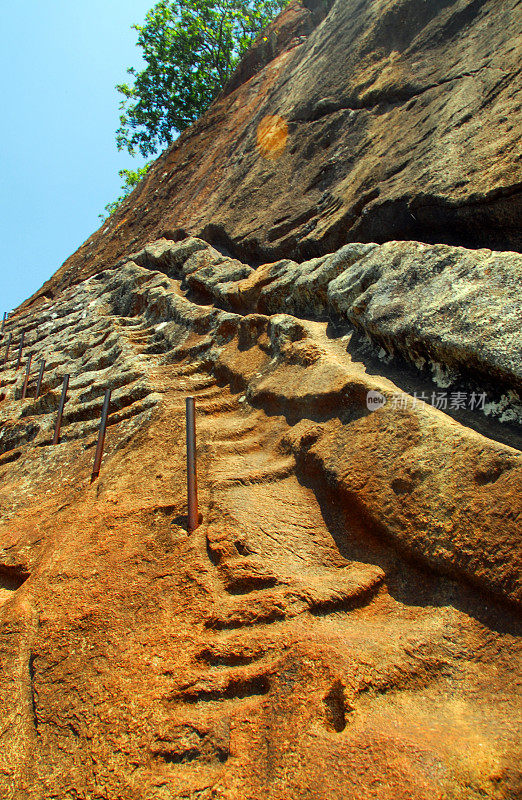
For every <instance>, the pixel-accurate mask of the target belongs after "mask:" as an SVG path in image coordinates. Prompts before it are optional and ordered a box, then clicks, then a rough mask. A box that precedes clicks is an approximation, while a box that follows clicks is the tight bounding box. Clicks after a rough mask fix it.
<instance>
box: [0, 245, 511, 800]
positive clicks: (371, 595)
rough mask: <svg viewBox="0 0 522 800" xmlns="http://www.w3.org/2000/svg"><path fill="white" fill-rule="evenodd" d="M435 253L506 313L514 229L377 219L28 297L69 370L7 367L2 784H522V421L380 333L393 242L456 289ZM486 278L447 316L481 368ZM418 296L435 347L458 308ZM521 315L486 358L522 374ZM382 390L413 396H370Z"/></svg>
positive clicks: (269, 790) (453, 342)
mask: <svg viewBox="0 0 522 800" xmlns="http://www.w3.org/2000/svg"><path fill="white" fill-rule="evenodd" d="M420 253H422V254H423V256H422V261H423V263H425V264H432V265H433V264H438V265H439V266H440V265H441V264H442V267H441V268H440V269H439V270H436V269H433V270H432V271H431V275H432V279H433V280H434V281H435V282H436V283H437V282H439V284H440V285H443V282H444V273H445V270H448V274H449V275H454V274H455V270H458V265H459V263H460V262H461V263H462V264H465V265H467V270H468V272H469V275H470V285H469V287H468V289H469V292H470V298H471V300H470V305H471V306H473V305H474V302H475V294H474V290H473V287H474V285H475V281H477V280H478V281H479V283H478V285H479V287H480V291H481V292H483V293H484V292H487V293H488V294H489V296H490V297H491V298H492V302H491V306H490V310H491V313H492V314H494V315H499V314H501V313H502V311H503V310H505V308H504V306H503V305H502V304H503V303H509V302H510V292H511V289H510V286H511V283H510V277H509V276H510V270H511V272H514V270H515V269H516V265H517V263H518V261H517V259H519V256H517V255H516V254H513V253H489V252H488V253H483V252H478V253H471V252H469V251H464V250H462V249H458V248H457V249H455V248H446V249H444V248H442V249H441V247H439V246H437V247H433V248H424V249H423V248H422V246H420V245H418V244H416V243H411V242H407V243H395V244H387V245H383V246H382V247H379V246H377V245H365V244H359V245H350V246H346V247H343V248H342V249H341V250H340V251H338V252H337V253H334V254H331V255H328V256H324V257H321V258H318V259H314V260H313V261H310V262H307V263H304V264H301V265H297V264H296V263H294V262H291V261H288V260H286V261H283V262H279V263H278V264H275V265H274V264H271V265H263V266H261V267H259V268H258V269H255V270H254V269H252V268H251V267H250V266H249V265H246V264H242V263H241V262H240V261H238V260H236V259H231V258H228V257H225V256H223V255H222V254H220V253H219V252H218V251H217V250H215V249H214V248H213V247H211V246H209V245H208V243H207V242H205V241H203V240H200V239H195V238H187V239H185V240H183V241H180V242H178V243H173V242H170V241H167V240H164V239H163V240H159V241H156V242H152V243H150V244H149V245H148V246H147V247H146V248H144V249H143V250H141V251H139V252H136V253H134V254H133V255H132V256H131V257H130V258H128V259H125V260H124V261H123V262H122V263H120V264H117V265H113V266H111V267H110V268H109V269H106V270H105V271H103V272H101V273H99V274H98V275H96V276H95V277H91V278H89V279H86V280H84V281H81V282H80V283H79V284H78V285H76V286H74V287H70V288H68V289H67V290H65V291H63V292H62V293H61V294H60V296H59V297H57V298H56V299H55V300H53V301H50V302H47V303H45V305H41V306H40V307H39V308H38V314H33V313H32V312H31V311H30V310H26V311H25V312H19V313H18V314H17V315H16V316H15V317H13V318H12V319H10V321H9V323H8V329H7V331H6V333H9V332H10V333H12V334H13V340H14V342H15V343H18V342H19V341H20V335H21V332H22V330H24V331H25V333H26V350H25V351H24V359H23V360H22V364H23V365H25V357H26V356H27V355H28V354H29V353H32V354H33V357H34V359H35V362H36V363H38V361H39V359H40V358H41V357H45V359H46V362H47V369H46V373H45V378H44V384H43V393H42V396H41V398H39V399H38V400H35V399H34V379H33V380H32V381H31V383H30V385H29V396H28V398H27V399H25V400H21V387H22V380H23V375H22V372H23V369H22V365H21V367H20V369H19V370H18V371H17V370H16V364H17V359H18V353H17V350H16V348H15V347H12V348H11V350H10V356H9V359H8V362H7V364H6V365H5V367H4V369H3V370H2V393H3V398H2V401H1V403H0V508H1V512H2V521H1V523H0V653H1V657H2V672H1V675H0V719H1V720H2V726H1V728H0V733H1V741H2V747H1V750H0V794H1V795H2V797H5V798H9V800H22V799H23V800H33V798H34V799H35V800H36V799H37V800H43V799H44V798H45V800H54V799H56V800H61V798H63V797H67V796H76V797H82V798H87V797H90V798H105V800H138V799H139V800H142V799H143V800H164V799H165V798H186V800H188V799H189V798H193V797H199V798H204V799H205V800H218V798H223V799H225V800H239V799H240V798H241V800H259V798H261V797H267V798H270V800H287V798H288V797H292V798H296V800H317V798H325V799H326V800H368V798H374V799H375V800H390V798H394V799H395V798H397V800H433V798H438V800H445V798H449V797H451V798H453V797H454V798H462V800H479V798H484V797H487V798H492V799H493V800H506V799H507V798H512V797H516V796H518V794H519V793H520V789H521V775H520V769H519V765H520V763H521V760H520V748H519V742H520V737H519V733H520V719H519V712H520V705H519V697H518V694H517V685H518V676H519V670H520V661H519V659H518V653H519V651H518V642H517V639H516V636H517V634H520V632H521V631H520V613H519V610H520V604H521V602H522V587H521V584H520V569H519V564H518V562H517V559H518V554H519V543H520V519H521V512H522V509H521V505H520V499H521V496H522V463H521V454H520V436H519V432H518V433H517V430H516V429H515V428H514V427H513V428H510V427H509V426H508V425H506V424H505V423H504V424H501V423H499V422H498V421H495V420H492V419H490V417H488V416H487V415H486V414H485V413H483V412H482V411H481V410H480V409H475V410H473V412H468V416H464V417H459V413H460V412H459V411H456V412H455V414H454V418H452V416H450V411H449V409H448V411H447V413H446V411H442V410H440V409H436V408H434V407H433V406H432V405H431V404H430V403H429V402H424V401H422V400H418V399H417V398H416V392H417V390H419V389H422V388H426V386H427V384H426V383H425V380H426V378H425V376H423V375H422V373H419V372H415V371H414V370H413V368H412V371H410V372H408V371H407V368H406V366H405V364H404V363H403V362H400V364H399V362H397V364H396V365H395V366H394V365H393V363H392V361H388V362H386V361H384V362H382V361H379V358H378V351H379V350H380V348H381V344H380V342H379V341H378V334H379V330H380V328H379V324H380V323H379V324H378V321H377V322H376V323H375V325H374V324H373V323H372V332H374V331H375V332H376V333H377V340H371V341H369V342H367V343H366V347H367V348H370V349H373V350H374V351H375V361H372V360H371V358H370V356H371V354H370V353H369V351H368V349H367V350H364V348H363V349H361V348H362V345H357V346H354V340H355V339H356V338H357V336H358V335H359V333H360V331H361V330H364V328H363V325H364V324H366V319H367V316H365V315H371V314H372V313H374V312H375V308H374V306H375V305H376V304H377V305H378V302H379V297H380V293H381V292H382V287H380V286H379V280H380V279H381V277H382V274H383V273H382V270H383V269H385V268H386V269H393V270H395V271H396V274H397V281H396V284H395V286H394V287H393V290H394V291H395V292H397V293H400V292H401V287H402V282H403V280H404V276H405V275H408V276H409V290H410V291H411V292H412V293H413V295H414V296H415V295H416V296H417V314H419V315H420V316H421V318H422V314H424V313H428V311H429V309H430V303H431V302H432V292H431V286H430V282H429V280H427V279H426V275H425V274H423V273H422V271H421V270H420V268H418V269H417V280H418V284H415V282H414V280H413V275H412V263H413V262H414V261H415V259H416V258H419V254H420ZM449 256H451V258H450V257H449ZM383 264H385V267H383V266H382V265H383ZM490 264H496V267H495V270H492V271H491V272H488V265H490ZM379 265H381V266H379ZM368 274H371V276H372V280H371V281H370V280H367V279H366V278H365V277H364V276H367V275H368ZM389 283H391V281H390V282H389ZM500 286H502V288H503V291H504V293H505V296H504V295H503V294H502V292H500V288H499V287H500ZM461 288H462V289H463V290H464V284H462V286H461ZM496 289H498V291H497V292H495V290H496ZM368 293H370V294H368ZM285 299H286V300H288V302H287V303H284V302H283V300H285ZM493 299H495V302H496V303H497V304H498V305H494V303H493ZM279 304H280V305H281V306H286V307H287V310H288V311H289V312H290V313H288V311H285V312H282V311H281V309H279V308H278V305H279ZM330 304H334V305H335V306H336V307H338V308H341V309H344V311H345V313H346V315H347V317H346V318H345V319H344V321H343V320H341V319H340V318H338V319H336V321H335V322H333V321H332V320H328V319H327V316H328V313H330V311H331V308H330ZM359 306H360V307H361V309H362V311H361V312H360V313H362V320H363V321H362V324H361V326H360V329H358V328H356V327H354V326H353V325H352V324H351V323H350V320H349V319H348V317H349V316H350V314H351V313H352V309H353V308H355V307H359ZM461 306H462V296H461V297H458V298H457V303H456V305H455V306H454V307H453V308H451V306H449V305H448V308H447V313H446V317H445V323H444V326H442V325H441V326H440V340H439V341H438V343H437V345H438V350H437V353H444V352H449V353H451V352H455V353H456V354H457V355H456V356H455V359H454V364H453V367H454V369H455V370H457V372H458V370H461V368H462V364H461V362H459V360H458V353H459V352H460V351H461V350H462V348H463V347H464V346H465V342H466V336H467V330H466V326H465V324H464V323H465V319H466V315H465V314H464V315H462V307H461ZM506 308H507V305H506ZM372 309H373V311H372ZM465 310H466V309H464V311H465ZM304 312H306V316H305V314H304ZM325 312H327V313H325ZM336 313H338V312H336ZM353 313H355V312H353ZM469 313H472V312H471V309H470V311H469ZM402 315H403V316H402V317H401V316H400V315H398V317H397V320H398V321H397V324H400V321H401V319H402V324H403V326H404V328H407V329H408V336H409V342H410V344H411V343H413V345H414V346H415V348H416V352H420V351H422V352H431V349H430V348H432V346H433V345H432V342H433V335H432V333H431V332H430V331H429V328H428V334H429V335H428V336H426V337H424V338H423V335H422V333H423V331H422V326H421V327H419V328H418V329H416V328H415V325H414V324H412V319H411V309H410V308H409V307H408V306H407V304H406V303H405V304H404V306H403V310H402ZM461 317H462V319H461ZM356 318H357V319H358V320H359V318H360V316H357V317H356ZM370 318H371V317H370ZM463 320H464V321H463ZM386 324H387V322H386V319H384V321H383V323H382V325H384V326H386ZM386 330H387V329H386V327H384V328H382V331H383V338H385V335H384V334H385V332H386ZM505 336H508V337H511V339H509V341H510V342H511V343H514V344H515V345H516V344H517V342H519V341H520V340H519V338H517V331H516V330H514V329H513V330H509V331H507V332H506V331H503V330H502V328H501V326H497V327H493V328H492V329H491V331H490V333H489V338H488V340H487V347H485V348H484V353H483V358H484V362H483V366H484V368H485V369H487V368H488V367H492V368H493V367H494V366H495V365H500V366H502V380H503V381H504V382H505V385H507V384H508V383H509V381H510V380H512V381H513V383H514V381H515V379H516V375H517V368H518V367H517V366H516V365H512V364H510V363H509V361H508V360H506V359H504V360H503V358H502V353H503V349H504V348H505V346H506V341H508V340H507V339H505V338H503V337H505ZM519 336H520V334H519V332H518V337H519ZM370 339H371V337H370ZM4 342H5V337H4ZM359 354H360V355H361V357H359ZM401 357H402V356H401ZM374 363H380V364H381V366H383V370H381V371H379V370H376V369H375V368H374V366H373V364H374ZM384 367H386V368H389V369H390V370H392V368H393V370H395V371H394V372H389V373H387V374H383V373H384ZM440 369H442V367H440ZM439 371H440V370H439ZM64 373H69V374H70V375H71V380H70V393H69V401H68V403H67V405H66V412H65V417H64V422H63V427H62V434H61V442H60V444H58V445H54V446H53V445H52V443H51V442H52V434H53V427H54V423H55V419H56V408H57V405H58V400H59V389H60V385H61V381H62V378H63V375H64ZM476 374H477V376H478V379H479V380H480V379H481V377H480V374H479V372H477V373H476ZM499 374H500V372H499ZM395 378H396V380H395ZM108 387H110V388H111V389H112V392H113V394H112V402H111V409H110V415H109V427H108V436H107V442H106V449H105V457H104V462H103V465H102V472H101V476H100V478H99V479H98V480H97V481H95V482H94V483H91V481H90V475H91V468H92V459H93V450H94V444H95V441H96V429H97V424H98V419H99V413H100V408H101V402H102V399H103V393H104V391H105V389H106V388H108ZM187 394H193V395H194V396H195V397H196V406H197V411H198V415H197V431H198V443H199V447H198V463H199V500H200V511H201V524H200V526H199V527H198V529H197V530H196V531H195V532H194V533H193V534H191V535H188V533H187V529H186V500H185V455H184V445H185V442H184V437H185V430H184V398H185V396H186V395H187ZM376 395H377V396H378V397H381V398H382V399H383V400H387V402H385V403H384V404H382V405H379V406H377V407H376V408H375V410H371V408H372V407H370V408H369V407H368V403H367V401H368V397H369V396H376ZM395 398H398V402H395ZM403 400H404V401H405V402H403ZM471 417H476V418H477V420H478V421H476V422H474V423H473V425H474V427H475V430H474V429H473V428H472V427H471ZM480 420H482V421H480ZM462 423H464V424H462ZM517 436H518V438H517Z"/></svg>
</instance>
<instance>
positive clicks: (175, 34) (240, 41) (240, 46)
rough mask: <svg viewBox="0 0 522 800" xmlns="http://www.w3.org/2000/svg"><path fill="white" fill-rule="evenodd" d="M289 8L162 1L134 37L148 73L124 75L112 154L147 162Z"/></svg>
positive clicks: (255, 0)
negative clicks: (121, 152) (116, 152)
mask: <svg viewBox="0 0 522 800" xmlns="http://www.w3.org/2000/svg"><path fill="white" fill-rule="evenodd" d="M286 2H287V0H175V2H168V1H167V0H161V2H159V3H156V5H155V6H154V7H153V8H152V9H151V10H150V11H149V12H148V14H147V16H146V18H145V23H144V24H143V25H134V26H133V27H134V28H135V29H136V30H137V31H138V34H139V35H138V42H137V44H138V46H139V47H140V48H141V49H142V54H143V58H144V60H145V63H146V66H145V68H144V69H143V70H142V71H141V72H138V71H137V70H135V69H134V68H133V67H131V68H130V69H128V70H127V72H128V73H129V74H130V75H132V77H133V79H134V80H133V82H132V83H130V84H127V83H122V84H119V85H118V86H117V87H116V88H117V90H118V91H119V92H120V93H121V94H122V95H123V100H122V102H121V104H120V110H121V112H122V113H121V116H120V127H119V128H118V130H117V132H116V142H117V145H118V149H119V150H122V149H124V148H126V149H127V150H128V151H129V153H130V154H131V155H135V154H136V151H137V150H139V152H140V153H141V154H142V155H143V156H144V157H147V156H149V155H152V154H154V153H156V152H157V151H158V149H160V148H161V147H162V146H166V145H168V144H170V142H171V141H172V139H173V138H174V135H175V134H176V133H179V132H180V131H182V130H183V129H184V128H186V127H187V126H188V125H190V124H191V123H192V122H194V121H195V120H196V119H197V118H198V117H199V116H200V115H201V114H202V113H203V111H205V110H206V108H208V106H209V105H210V103H211V102H212V100H213V99H214V97H215V96H216V95H217V94H218V93H219V91H220V90H221V89H222V88H223V86H224V84H225V83H226V81H227V79H228V77H229V76H230V74H231V72H232V71H233V69H234V67H235V66H236V64H237V63H238V61H239V59H240V58H241V56H242V55H243V53H244V52H245V50H247V48H248V47H249V46H250V45H251V44H252V43H253V41H254V40H255V38H256V37H257V35H258V34H259V33H260V31H261V30H262V29H263V28H264V27H265V26H266V25H267V24H268V23H269V22H270V21H271V19H273V17H274V16H275V15H276V13H278V12H279V11H280V10H281V8H282V7H283V6H284V5H285V4H286Z"/></svg>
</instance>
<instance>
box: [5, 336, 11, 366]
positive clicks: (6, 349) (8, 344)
mask: <svg viewBox="0 0 522 800" xmlns="http://www.w3.org/2000/svg"><path fill="white" fill-rule="evenodd" d="M12 341H13V334H12V333H10V334H9V339H8V340H7V344H6V346H5V355H4V364H7V359H8V358H9V348H10V347H11V342H12Z"/></svg>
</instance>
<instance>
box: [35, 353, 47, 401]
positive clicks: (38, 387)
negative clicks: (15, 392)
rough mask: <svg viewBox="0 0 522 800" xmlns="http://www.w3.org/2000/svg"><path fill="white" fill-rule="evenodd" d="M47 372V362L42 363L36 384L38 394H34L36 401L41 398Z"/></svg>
mask: <svg viewBox="0 0 522 800" xmlns="http://www.w3.org/2000/svg"><path fill="white" fill-rule="evenodd" d="M44 370H45V361H40V372H39V373H38V380H37V382H36V392H35V394H34V398H35V400H38V398H39V397H40V389H41V388H42V378H43V374H44Z"/></svg>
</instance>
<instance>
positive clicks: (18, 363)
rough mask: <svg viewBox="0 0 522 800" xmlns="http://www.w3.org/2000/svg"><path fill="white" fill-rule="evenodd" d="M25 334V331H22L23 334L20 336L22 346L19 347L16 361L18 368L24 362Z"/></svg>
mask: <svg viewBox="0 0 522 800" xmlns="http://www.w3.org/2000/svg"><path fill="white" fill-rule="evenodd" d="M24 335H25V331H22V336H21V338H20V347H19V349H18V361H17V362H16V369H20V364H21V363H22V350H23V349H24Z"/></svg>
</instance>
